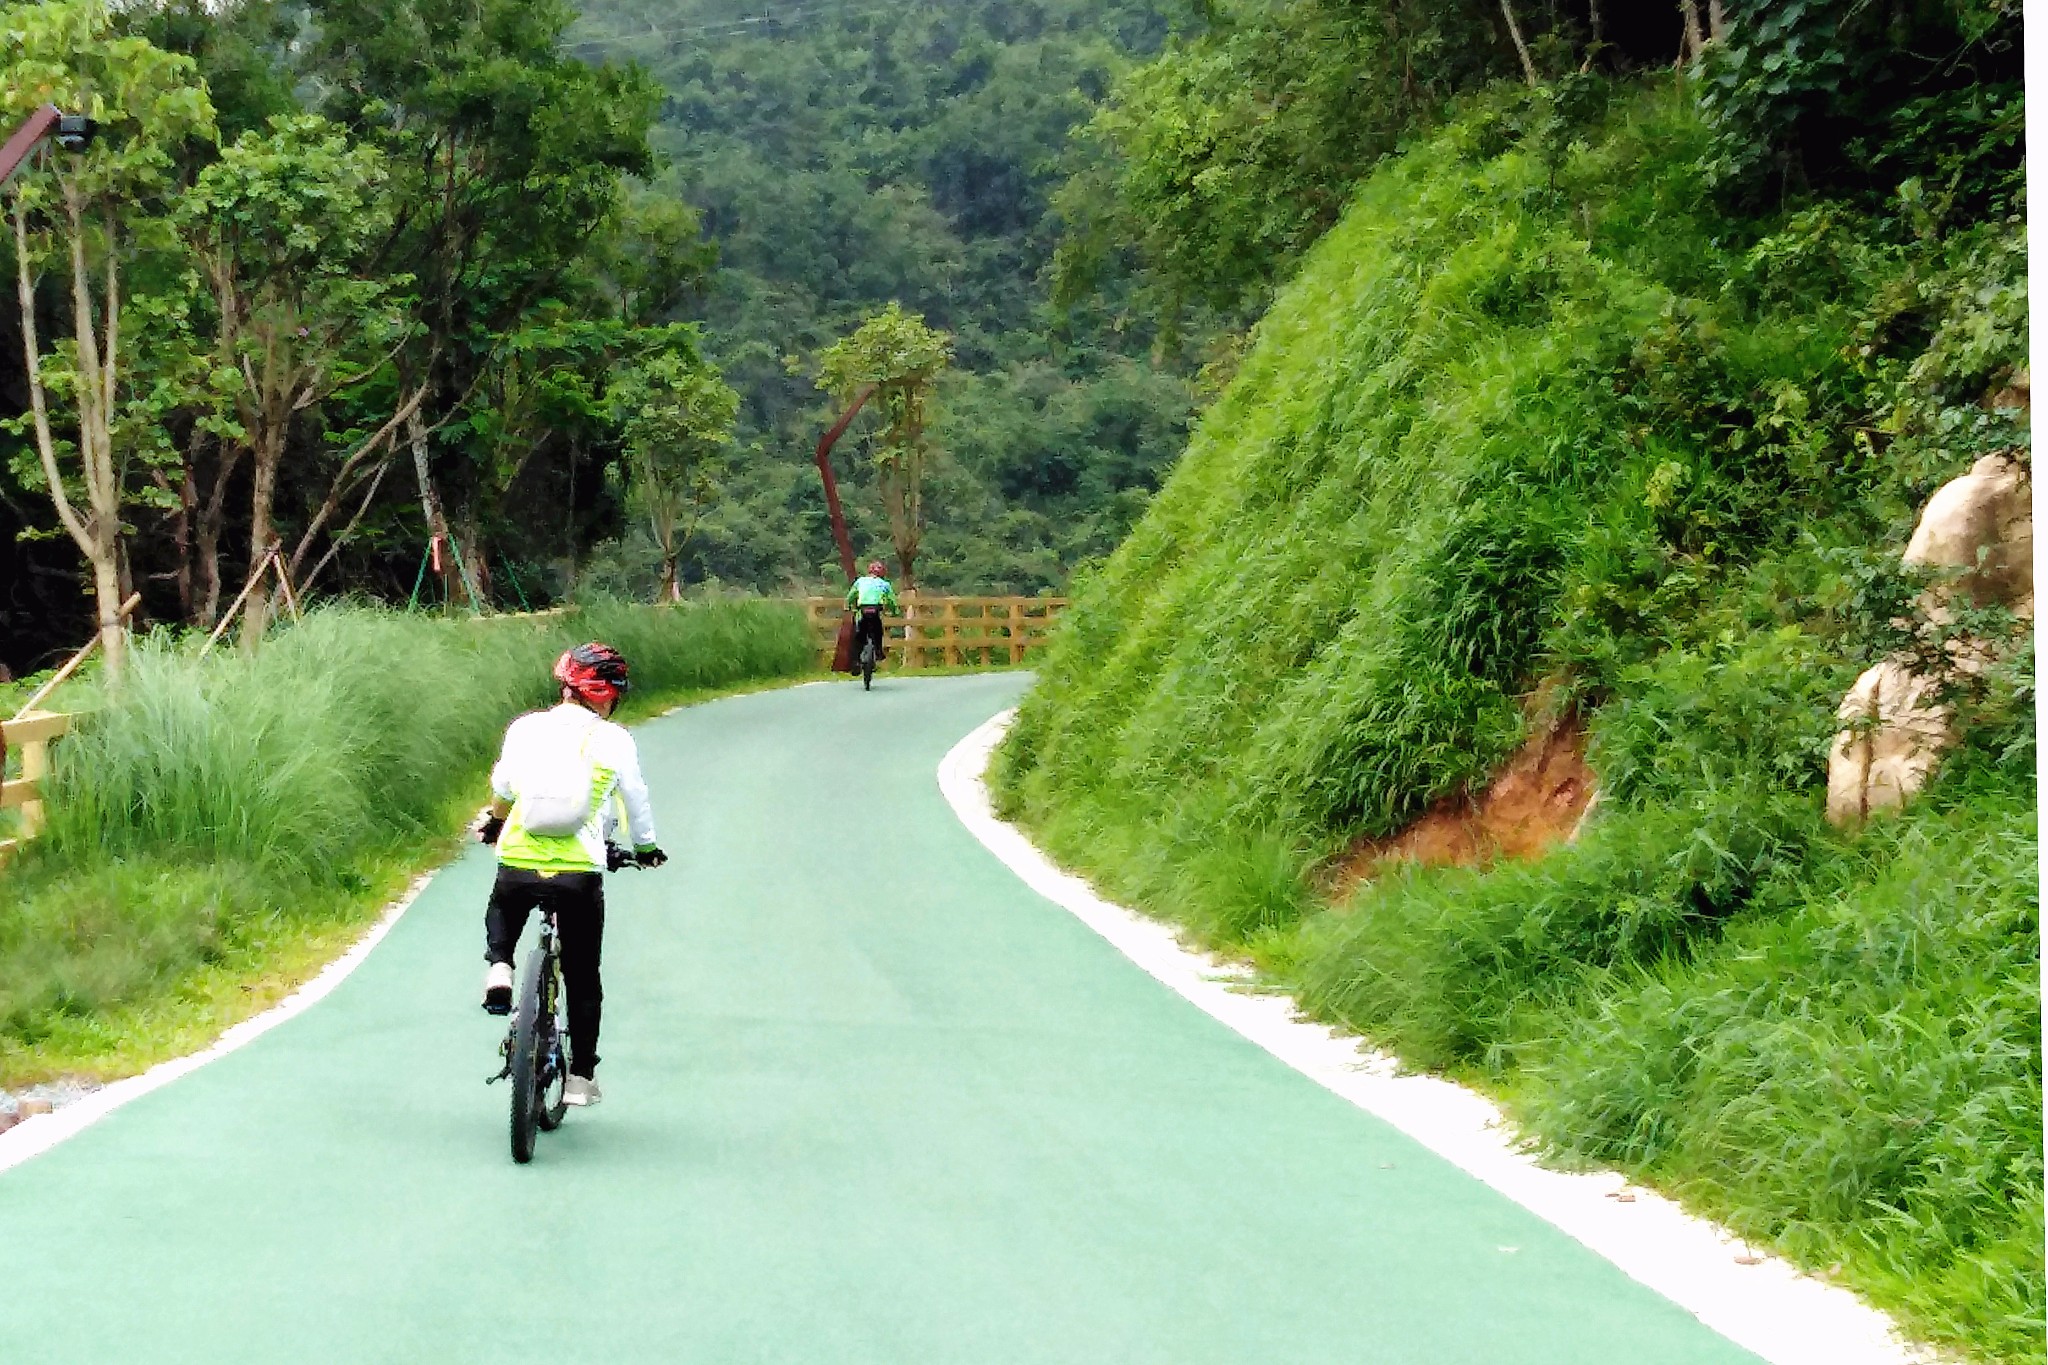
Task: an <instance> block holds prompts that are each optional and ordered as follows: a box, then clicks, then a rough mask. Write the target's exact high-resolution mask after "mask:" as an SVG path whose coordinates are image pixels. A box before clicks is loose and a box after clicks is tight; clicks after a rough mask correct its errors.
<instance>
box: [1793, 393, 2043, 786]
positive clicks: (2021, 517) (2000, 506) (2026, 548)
mask: <svg viewBox="0 0 2048 1365" xmlns="http://www.w3.org/2000/svg"><path fill="white" fill-rule="evenodd" d="M2017 382H2024V381H2023V380H2021V381H2017ZM2022 401H2024V400H2022ZM2028 483H2029V475H2028V470H2027V466H2026V465H2024V464H2022V463H2020V461H2019V460H2018V459H2016V458H2014V457H2013V456H2010V455H1987V456H1985V457H1984V458H1983V459H1981V460H1979V461H1977V463H1976V464H1974V465H1972V466H1970V472H1969V473H1967V474H1964V475H1963V476H1961V477H1960V478H1955V479H1950V480H1949V481H1948V482H1947V483H1945V484H1943V485H1942V486H1941V487H1940V488H1938V489H1936V490H1935V494H1934V496H1933V497H1931V498H1929V499H1928V500H1927V506H1926V507H1925V508H1924V509H1923V510H1922V511H1921V513H1920V521H1919V524H1918V525H1916V526H1915V527H1914V528H1913V539H1912V540H1911V541H1910V542H1909V543H1908V544H1907V546H1906V555H1905V559H1906V563H1908V564H1917V565H1921V566H1924V567H1927V568H1935V569H1953V570H1958V571H1959V572H1958V574H1957V576H1956V577H1955V579H1954V580H1953V581H1952V582H1944V583H1938V584H1936V585H1935V586H1933V587H1931V588H1929V589H1928V591H1927V592H1926V593H1924V594H1922V596H1921V599H1920V603H1919V609H1920V612H1921V614H1922V615H1923V616H1924V617H1925V618H1926V619H1927V621H1929V622H1931V623H1933V624H1935V625H1937V626H1945V625H1947V624H1948V623H1949V622H1951V621H1952V620H1953V619H1954V617H1953V615H1952V614H1951V612H1950V604H1951V603H1952V602H1954V601H1955V600H1956V598H1957V597H1958V596H1959V595H1960V596H1962V597H1965V598H1967V599H1968V600H1969V601H1970V602H1972V603H1973V604H1975V605H1977V606H1993V605H2000V606H2006V607H2010V608H2012V609H2013V611H2014V612H2016V613H2017V614H2019V615H2021V616H2024V617H2027V618H2030V619H2031V618H2032V616H2033V614H2034V518H2033V506H2032V498H2031V490H2030V489H2029V487H2028ZM1944 649H1945V650H1946V653H1947V658H1948V660H1949V662H1948V664H1947V665H1946V668H1947V669H1949V670H1952V672H1953V674H1973V673H1977V672H1979V671H1980V670H1981V669H1983V668H1984V667H1985V666H1986V665H1987V664H1989V663H1990V662H1991V661H1992V659H1993V658H1994V657H1995V654H1996V649H1997V646H1996V642H1993V641H1972V640H1967V639H1964V640H1951V641H1948V642H1946V643H1945V645H1944ZM1940 687H1941V680H1940V679H1938V678H1931V677H1926V676H1923V675H1920V674H1917V673H1915V672H1914V671H1913V670H1912V669H1911V668H1910V667H1909V666H1908V665H1907V663H1906V662H1905V661H1904V660H1900V659H1887V660H1885V661H1884V662H1883V663H1881V664H1878V665H1877V666H1876V667H1874V668H1870V669H1866V670H1864V673H1863V676H1862V677H1860V678H1858V679H1857V680H1856V685H1855V686H1854V687H1852V688H1850V689H1849V695H1848V696H1846V697H1844V698H1843V699H1842V706H1841V710H1840V712H1839V714H1840V716H1841V718H1842V720H1843V721H1845V722H1846V723H1847V724H1848V727H1849V728H1848V729H1845V730H1843V731H1842V732H1841V733H1840V734H1838V735H1836V736H1835V744H1834V748H1833V749H1832V750H1831V751H1830V752H1829V754H1828V819H1830V820H1832V821H1834V822H1835V823H1836V824H1838V825H1841V824H1850V823H1854V822H1856V821H1860V820H1863V819H1865V818H1866V817H1868V816H1869V815H1870V813H1871V812H1872V811H1877V810H1888V809H1891V808H1894V807H1897V806H1902V805H1904V804H1905V802H1906V799H1907V798H1908V797H1910V796H1912V795H1913V794H1914V793H1916V792H1918V791H1919V790H1920V789H1921V788H1922V787H1925V786H1926V785H1927V780H1928V779H1929V778H1930V777H1932V776H1933V775H1934V768H1935V765H1936V764H1937V763H1939V762H1940V761H1941V755H1942V751H1943V750H1945V749H1947V748H1948V747H1949V745H1951V744H1953V743H1954V742H1955V739H1956V733H1955V723H1954V719H1953V718H1952V717H1951V716H1950V715H1949V713H1948V710H1947V708H1945V707H1943V706H1941V705H1939V704H1938V703H1937V701H1936V698H1937V696H1938V694H1939V691H1940Z"/></svg>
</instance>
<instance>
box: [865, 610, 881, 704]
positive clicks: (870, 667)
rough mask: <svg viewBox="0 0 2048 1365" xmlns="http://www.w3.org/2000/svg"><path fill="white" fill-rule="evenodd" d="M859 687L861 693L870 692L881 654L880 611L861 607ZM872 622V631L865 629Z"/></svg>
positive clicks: (872, 688)
mask: <svg viewBox="0 0 2048 1365" xmlns="http://www.w3.org/2000/svg"><path fill="white" fill-rule="evenodd" d="M860 614H861V625H862V627H864V629H862V630H861V632H860V686H861V690H862V691H863V692H871V691H873V690H874V686H875V664H876V662H877V661H878V660H879V659H880V657H881V653H882V609H881V608H880V607H862V608H861V609H860ZM870 618H872V619H873V620H874V623H875V624H874V626H873V628H872V629H866V628H865V627H866V626H867V623H868V620H869V619H870Z"/></svg>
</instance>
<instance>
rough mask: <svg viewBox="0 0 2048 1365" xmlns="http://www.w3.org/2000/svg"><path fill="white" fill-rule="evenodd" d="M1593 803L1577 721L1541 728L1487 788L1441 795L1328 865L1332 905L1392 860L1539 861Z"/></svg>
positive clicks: (1434, 864) (1426, 862) (1582, 731)
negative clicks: (1392, 830) (1406, 821)
mask: <svg viewBox="0 0 2048 1365" xmlns="http://www.w3.org/2000/svg"><path fill="white" fill-rule="evenodd" d="M1592 799H1593V770H1592V768H1590V767H1588V766H1587V764H1586V732H1585V728H1584V727H1583V726H1581V725H1580V724H1579V721H1578V717H1576V716H1565V717H1564V718H1562V719H1560V720H1558V721H1556V722H1554V723H1552V724H1550V725H1548V726H1546V727H1544V728H1542V729H1541V730H1539V731H1538V732H1537V733H1536V734H1535V735H1534V736H1532V737H1531V738H1530V740H1529V742H1528V743H1527V744H1524V745H1523V746H1522V748H1521V749H1520V750H1519V751H1518V752H1517V753H1516V754H1515V756H1514V757H1513V758H1511V759H1509V760H1508V764H1507V766H1506V767H1505V768H1503V769H1501V771H1500V773H1499V774H1498V775H1497V776H1496V777H1495V778H1494V780H1493V783H1492V785H1490V786H1488V787H1487V788H1486V790H1485V791H1483V792H1481V793H1480V794H1479V795H1477V796H1474V795H1472V794H1471V793H1470V792H1465V793H1461V794H1460V795H1457V796H1452V797H1446V798H1444V799H1443V800H1441V801H1439V802H1437V803H1436V804H1435V805H1434V806H1431V807H1430V808H1429V809H1428V810H1427V811H1425V812H1423V813H1422V815H1421V816H1419V817H1418V818H1417V819H1416V820H1415V821H1414V822H1413V823H1412V824H1410V825H1409V826H1408V827H1407V828H1406V829H1404V830H1402V831H1401V832H1400V833H1398V834H1392V835H1388V836H1386V837H1384V838H1380V839H1360V840H1359V841H1358V842H1357V843H1355V844H1353V845H1352V846H1351V848H1350V850H1349V851H1348V852H1346V853H1345V854H1344V855H1343V856H1342V857H1341V858H1339V859H1337V861H1336V862H1335V863H1333V864H1332V865H1331V867H1330V871H1329V878H1328V885H1329V889H1330V892H1331V897H1332V899H1333V900H1342V899H1343V898H1344V896H1345V895H1346V893H1348V892H1349V891H1350V890H1351V888H1352V887H1354V886H1356V885H1358V883H1360V882H1362V881H1369V880H1371V879H1372V878H1373V877H1374V876H1375V875H1377V874H1378V872H1379V870H1380V868H1382V867H1383V866H1385V865H1386V864H1388V863H1392V862H1410V863H1420V864H1422V865H1423V866H1425V867H1442V866H1451V865H1458V866H1472V865H1484V864H1487V863H1492V862H1497V861H1499V860H1500V859H1502V858H1511V859H1517V860H1521V859H1529V858H1535V857H1538V856H1540V855H1541V854H1543V853H1545V852H1548V851H1549V850H1550V849H1553V848H1555V847H1557V846H1558V845H1559V844H1561V843H1563V842H1565V841H1566V840H1567V839H1569V838H1570V837H1571V833H1572V831H1573V830H1574V829H1575V828H1577V827H1578V823H1579V817H1580V816H1582V815H1584V814H1585V813H1586V807H1587V805H1588V804H1589V803H1590V802H1591V801H1592Z"/></svg>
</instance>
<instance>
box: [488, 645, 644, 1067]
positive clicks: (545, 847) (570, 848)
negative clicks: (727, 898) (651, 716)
mask: <svg viewBox="0 0 2048 1365" xmlns="http://www.w3.org/2000/svg"><path fill="white" fill-rule="evenodd" d="M555 680H556V681H557V682H559V683H560V684H561V685H562V700H561V704H560V705H558V706H555V707H553V708H551V709H549V710H546V711H532V712H529V713H527V714H526V715H523V716H521V717H519V719H517V720H515V721H513V722H512V724H511V726H510V728H508V729H507V730H506V731H505V745H504V749H503V750H502V752H501V753H500V754H499V757H498V763H497V766H496V767H494V768H493V769H492V770H491V792H492V795H493V797H494V798H495V799H494V800H493V801H492V802H491V808H490V812H489V814H488V815H487V816H486V817H485V819H484V822H483V825H482V827H481V828H480V829H479V830H478V836H479V837H480V838H481V839H482V840H483V841H484V842H485V843H487V844H496V845H497V846H498V879H497V881H496V883H495V884H494V885H493V886H492V887H491V899H490V904H489V906H488V907H487V908H486V910H485V912H484V940H485V942H484V961H485V963H486V966H485V972H484V1008H485V1009H486V1010H488V1011H489V1012H491V1013H492V1014H505V1013H507V1012H509V1011H510V1010H511V1008H512V956H513V953H514V952H515V951H516V950H517V948H518V946H519V935H520V933H521V932H522V931H523V930H524V929H525V928H526V921H527V917H528V916H529V915H530V914H531V913H532V911H533V909H534V907H536V906H548V907H551V908H553V909H554V910H555V911H556V912H557V913H556V922H557V923H558V924H559V925H560V926H561V945H562V984H563V985H564V986H565V987H566V988H567V993H568V1007H569V1010H568V1013H569V1077H568V1080H567V1081H566V1082H565V1085H564V1090H563V1099H565V1100H566V1101H567V1102H568V1103H570V1104H578V1105H584V1104H596V1103H597V1102H598V1101H599V1100H601V1099H603V1098H604V1096H603V1093H602V1092H601V1091H600V1090H599V1089H598V1088H597V1081H596V1079H595V1075H596V1071H597V1061H598V1057H597V1034H598V1025H599V1024H600V1022H601V1021H602V1018H603V1014H604V981H603V977H602V974H601V970H600V962H601V959H602V957H603V953H604V873H605V872H606V870H607V865H606V857H605V843H606V835H607V833H608V832H609V830H610V828H611V827H612V823H613V819H614V817H613V815H612V806H613V801H614V798H617V799H618V800H619V801H620V802H622V803H623V804H624V806H625V808H626V825H627V829H628V831H629V833H630V837H631V840H632V847H633V859H634V861H635V862H637V863H638V864H639V865H640V866H641V867H659V866H661V865H662V864H663V863H665V862H667V861H668V857H667V855H666V854H664V853H663V852H662V851H661V848H660V846H659V845H658V844H657V843H656V842H655V836H654V808H653V807H652V806H651V805H650V804H649V803H648V800H647V783H646V781H645V780H644V779H642V777H641V776H640V752H639V749H638V748H637V747H635V745H634V743H633V736H632V735H630V734H628V733H627V731H626V729H625V727H624V726H621V725H614V724H613V723H612V722H611V720H610V719H609V717H610V716H611V713H612V709H613V708H614V707H616V706H617V705H618V702H619V698H620V696H621V695H623V694H624V692H625V691H626V687H627V669H626V660H625V658H624V657H623V656H622V655H621V654H620V653H619V652H618V651H617V650H616V649H613V648H612V647H611V646H610V645H606V644H599V643H596V642H592V643H590V644H586V645H578V646H577V647H576V648H574V649H572V650H570V651H569V652H568V653H566V654H564V655H563V656H562V657H561V658H560V659H557V660H556V661H555Z"/></svg>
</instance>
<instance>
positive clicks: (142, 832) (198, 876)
mask: <svg viewBox="0 0 2048 1365" xmlns="http://www.w3.org/2000/svg"><path fill="white" fill-rule="evenodd" d="M593 636H596V637H600V638H603V639H606V640H609V641H611V642H612V643H614V644H616V645H618V646H619V647H620V648H621V649H622V650H624V651H625V653H626V655H627V657H628V659H629V660H631V662H632V665H633V678H634V683H635V691H634V693H633V694H632V696H631V697H630V698H629V699H628V702H627V705H626V709H625V710H624V711H623V712H622V718H623V719H626V720H628V721H629V722H630V721H631V720H632V719H633V718H634V717H635V715H645V714H647V713H648V711H649V709H651V708H652V707H655V706H659V705H662V704H668V703H673V702H674V701H676V700H680V699H682V698H684V697H687V696H688V695H690V694H692V693H701V692H704V691H707V690H712V689H721V688H730V687H734V686H737V685H741V684H746V683H749V682H754V681H757V680H765V679H772V678H775V677H781V676H789V675H793V674H799V673H803V672H806V671H808V670H809V669H810V668H811V667H812V665H813V662H814V658H815V654H814V646H813V644H812V641H811V636H810V629H809V627H808V626H807V625H806V624H805V622H804V618H803V614H802V612H801V611H799V610H798V609H797V608H795V607H793V606H791V605H789V604H787V603H777V602H720V603H711V604H705V605H699V606H688V607H681V608H651V607H623V606H613V607H601V608H592V609H587V610H585V611H583V612H580V613H576V614H572V615H561V616H547V617H528V618H507V619H502V620H484V621H475V620H456V619H431V618H422V617H417V616H411V617H408V616H404V615H401V614H398V613H394V612H384V611H374V610H367V609H357V608H346V609H334V610H327V611H319V612H315V613H314V614H312V615H311V616H309V617H308V618H307V620H306V621H305V622H304V624H302V625H299V626H296V627H294V628H292V629H291V630H289V631H287V632H285V633H284V634H282V635H280V636H278V637H277V638H275V639H274V640H272V641H271V642H270V643H269V644H267V645H266V646H265V648H264V649H263V651H262V652H261V653H260V654H258V655H256V656H254V657H253V658H252V657H248V656H244V655H241V654H239V653H235V652H231V651H222V652H219V653H216V654H214V655H212V656H211V657H209V658H207V659H204V660H201V659H199V658H198V657H197V656H196V651H195V649H194V648H193V647H192V645H191V642H186V643H182V644H180V643H174V642H171V641H169V640H168V639H166V638H165V637H163V636H153V637H150V638H148V639H145V640H142V641H140V642H138V644H137V646H136V648H135V654H134V658H133V660H132V667H131V669H130V672H129V676H128V678H127V679H126V680H125V681H124V683H123V685H122V687H121V688H120V690H119V691H118V692H115V693H112V694H110V695H105V696H95V695H92V691H93V690H94V689H88V690H86V691H84V692H82V693H78V694H72V695H68V696H67V697H66V698H65V699H64V702H63V704H64V705H66V706H67V707H75V708H79V709H89V711H90V714H89V716H88V717H87V718H86V719H85V720H84V721H83V722H82V723H81V724H80V725H78V726H77V727H76V728H75V729H74V731H73V733H72V734H70V735H69V736H67V737H66V738H65V739H64V740H63V741H61V742H60V743H59V744H57V745H56V746H55V747H54V748H53V750H52V753H53V759H54V763H55V771H54V775H53V790H52V799H51V802H50V812H51V823H50V825H49V828H48V829H47V831H46V832H45V833H44V835H43V836H42V837H41V838H39V839H37V840H35V841H34V842H33V843H31V844H30V845H28V847H27V849H26V851H24V852H23V853H22V854H21V855H20V856H19V857H18V858H17V859H16V860H15V861H14V862H13V863H12V864H11V865H10V866H9V867H8V869H7V871H6V874H5V875H4V876H0V1084H7V1083H15V1082H22V1081H28V1080H34V1079H38V1078H40V1077H42V1076H46V1075H50V1074H53V1073H55V1072H58V1071H64V1070H73V1069H79V1070H89V1071H108V1070H110V1071H113V1072H116V1073H119V1072H122V1071H124V1070H129V1069H133V1068H134V1066H135V1065H137V1064H138V1063H142V1062H146V1061H150V1060H155V1059H156V1058H157V1057H158V1056H161V1055H169V1054H172V1053H175V1052H176V1051H178V1050H180V1049H181V1048H184V1047H189V1046H195V1045H199V1044H203V1043H204V1042H206V1041H208V1040H209V1039H210V1038H211V1037H212V1036H213V1035H214V1034H215V1033H217V1032H218V1031H219V1029H220V1027H221V1026H222V1025H224V1024H226V1023H228V1022H231V1020H232V1019H233V1018H234V1017H237V1016H238V1015H239V1014H241V1013H246V1012H247V1009H248V1008H249V1006H250V1005H251V1004H252V1003H253V1002H252V1001H251V999H250V998H249V995H248V992H250V991H252V990H254V991H258V992H261V993H274V992H275V990H276V989H277V988H278V987H279V986H280V985H282V984H283V979H289V978H292V977H293V976H294V975H298V974H303V972H304V971H306V970H310V969H311V968H313V967H316V966H317V965H318V964H319V963H320V962H321V961H324V960H325V957H326V956H331V955H332V952H331V950H332V948H333V947H334V946H335V944H336V943H337V942H338V941H340V940H344V939H345V938H346V937H348V936H350V935H352V934H353V933H355V932H357V931H358V930H359V929H360V927H361V926H362V925H363V924H364V923H365V922H366V921H367V920H368V919H369V918H370V917H372V916H374V914H375V913H376V911H377V909H378V908H379V907H381V906H382V904H383V903H384V901H385V900H386V898H387V897H388V896H389V895H391V894H392V893H393V892H394V891H395V890H396V889H397V888H398V887H402V886H403V884H404V881H405V879H406V878H407V877H409V876H410V875H411V874H412V873H414V872H415V871H418V870H419V869H420V868H422V867H424V866H427V865H430V864H431V863H433V862H435V861H437V860H438V859H440V858H442V857H444V856H445V854H446V851H447V850H448V848H449V847H450V846H451V841H452V839H453V836H454V835H455V833H456V831H458V830H459V829H461V828H462V826H463V822H464V821H465V820H466V819H467V818H468V817H469V816H470V815H472V814H473V813H474V812H475V811H476V810H477V809H478V808H479V807H480V806H481V805H482V804H483V802H484V799H485V797H486V796H487V792H486V789H485V785H484V777H485V773H486V772H487V771H488V769H489V766H490V764H491V762H492V760H493V759H494V758H495V757H496V755H497V745H498V740H499V737H500V735H501V734H502V733H503V731H504V727H505V724H506V722H507V721H509V720H510V719H511V718H512V717H513V716H514V715H516V714H518V713H519V712H520V711H523V710H528V709H530V708H532V707H535V706H541V705H546V704H547V703H548V701H549V699H550V696H551V691H550V689H551V686H552V684H550V683H549V681H548V670H549V668H550V666H551V665H552V664H553V663H554V660H555V657H556V655H557V654H558V653H559V652H560V651H561V650H563V649H565V648H567V647H568V646H570V645H572V644H575V643H577V642H579V641H582V640H586V639H590V638H592V637H593Z"/></svg>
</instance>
